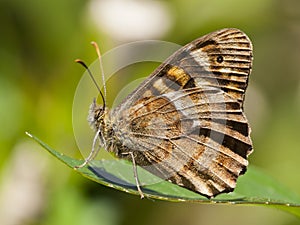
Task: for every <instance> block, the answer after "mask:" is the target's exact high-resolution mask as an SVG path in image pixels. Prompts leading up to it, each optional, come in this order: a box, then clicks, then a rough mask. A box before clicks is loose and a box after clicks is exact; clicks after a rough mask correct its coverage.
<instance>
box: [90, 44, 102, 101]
mask: <svg viewBox="0 0 300 225" xmlns="http://www.w3.org/2000/svg"><path fill="white" fill-rule="evenodd" d="M91 44H92V45H93V46H94V48H95V49H96V53H97V56H98V59H99V63H100V71H101V76H102V83H103V90H104V97H105V99H106V85H105V76H104V69H103V62H102V57H101V52H100V48H99V47H98V44H97V43H96V42H94V41H92V42H91Z"/></svg>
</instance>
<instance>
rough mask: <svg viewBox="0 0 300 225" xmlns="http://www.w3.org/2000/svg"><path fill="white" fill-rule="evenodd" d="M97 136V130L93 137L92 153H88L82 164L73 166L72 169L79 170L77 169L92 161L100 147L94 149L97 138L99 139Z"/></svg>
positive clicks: (98, 132)
mask: <svg viewBox="0 0 300 225" xmlns="http://www.w3.org/2000/svg"><path fill="white" fill-rule="evenodd" d="M99 134H100V131H99V130H98V131H97V133H96V135H95V137H94V140H93V146H92V151H91V152H90V154H89V156H88V157H87V158H85V159H84V162H83V163H82V164H80V165H78V166H75V167H74V168H75V169H79V168H82V167H84V166H86V165H87V164H88V163H89V162H90V161H92V160H93V159H94V158H95V157H96V155H97V154H98V152H99V149H100V146H99V147H98V148H96V142H97V138H98V137H99Z"/></svg>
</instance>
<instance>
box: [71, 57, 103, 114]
mask: <svg viewBox="0 0 300 225" xmlns="http://www.w3.org/2000/svg"><path fill="white" fill-rule="evenodd" d="M75 62H77V63H79V64H81V65H82V66H83V67H84V68H85V69H86V70H87V71H88V74H89V75H90V77H91V78H92V80H93V82H94V84H95V85H96V88H97V90H98V91H99V93H100V95H101V98H102V101H103V109H105V107H106V101H105V97H104V96H103V94H102V92H101V89H100V87H99V85H98V84H97V82H96V80H95V78H94V76H93V74H92V72H91V70H90V69H89V68H88V66H87V65H86V64H85V63H84V62H83V61H82V60H81V59H76V60H75ZM104 87H105V86H104ZM104 90H105V89H104Z"/></svg>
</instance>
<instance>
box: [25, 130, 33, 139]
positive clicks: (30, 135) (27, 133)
mask: <svg viewBox="0 0 300 225" xmlns="http://www.w3.org/2000/svg"><path fill="white" fill-rule="evenodd" d="M25 134H26V135H27V136H28V137H30V138H33V136H32V134H31V133H29V132H27V131H25Z"/></svg>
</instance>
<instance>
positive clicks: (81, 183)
mask: <svg viewBox="0 0 300 225" xmlns="http://www.w3.org/2000/svg"><path fill="white" fill-rule="evenodd" d="M299 9H300V1H298V0H286V1H283V0H247V1H240V0H225V1H221V0H219V1H218V0H187V1H180V0H171V1H146V0H143V1H134V0H107V1H101V0H98V1H96V0H93V1H84V0H51V1H50V0H48V1H46V0H44V1H37V0H27V1H21V0H0V27H1V30H2V31H1V34H0V109H1V111H0V124H1V128H0V149H1V151H0V224H1V225H18V224H22V225H50V224H56V225H60V224H61V225H65V224H72V225H83V224H89V225H93V224H95V225H96V224H97V225H129V224H130V225H135V224H146V225H150V224H151V225H152V224H164V225H167V224H172V225H177V224H178V225H180V224H186V225H198V224H212V225H214V224H224V225H227V224H228V225H229V224H230V225H234V224H243V225H247V224H264V225H268V224H272V225H292V224H299V223H300V221H299V220H298V219H297V218H295V217H294V216H292V215H289V214H287V213H284V212H281V211H278V210H274V209H269V208H266V207H246V206H219V205H199V204H190V203H169V202H161V201H153V200H147V199H144V200H140V199H139V197H137V196H131V195H128V194H126V193H121V192H118V191H116V190H112V189H109V188H107V187H102V186H101V185H98V184H96V183H93V182H91V181H89V180H86V179H84V178H83V177H81V176H79V175H77V174H76V173H75V172H74V171H72V170H70V169H69V168H67V167H66V166H65V165H63V164H62V163H60V162H59V161H58V160H56V159H55V158H53V157H52V156H50V155H49V154H48V153H46V151H44V150H43V149H42V148H41V147H39V146H38V145H37V144H36V143H33V142H32V141H31V140H29V138H28V137H26V136H25V131H30V132H31V133H33V134H35V135H36V136H38V137H39V138H41V139H42V140H43V141H45V142H46V143H48V144H49V145H50V146H52V147H53V148H54V149H56V150H59V151H61V152H63V153H65V154H68V155H70V156H72V157H76V158H80V157H81V155H80V152H79V150H78V148H77V146H76V143H75V140H74V136H73V130H72V102H73V96H74V92H75V89H76V86H77V83H78V81H79V80H80V78H81V76H82V74H83V68H81V67H79V66H78V65H76V64H75V63H74V61H73V60H74V59H76V58H77V57H80V58H82V59H85V61H86V62H92V61H94V60H95V58H96V57H95V52H94V49H93V48H92V47H91V46H90V44H89V43H90V41H91V40H95V41H97V42H98V43H99V44H100V46H101V50H102V52H105V51H108V50H109V49H112V48H113V47H115V46H118V45H120V44H122V43H126V42H129V41H135V40H146V39H159V40H165V41H170V42H174V43H178V44H181V45H184V44H186V43H188V42H190V41H192V40H193V39H195V38H197V37H199V36H202V35H204V34H206V33H208V32H211V31H213V30H216V29H220V28H224V27H236V28H239V29H241V30H243V31H244V32H246V33H247V34H248V36H249V37H250V38H251V40H252V41H253V45H254V68H253V72H252V74H251V77H250V84H249V89H248V92H247V96H246V105H245V109H246V114H247V116H248V118H249V120H250V123H251V125H252V130H253V131H252V138H253V142H254V149H255V152H254V153H253V154H252V155H251V156H250V163H251V164H253V165H256V166H259V167H261V168H262V169H263V170H265V171H266V172H267V173H268V174H270V175H271V176H273V177H275V178H276V179H277V180H280V181H281V182H282V183H285V185H286V186H287V187H289V188H290V189H291V190H294V191H295V192H297V193H298V194H300V179H299V177H300V176H299V171H300V164H299V162H300V152H299V150H300V149H299V148H300V147H299V146H300V135H299V134H300V119H299V117H298V116H299V114H300V76H299V75H300V54H299V53H300V10H299ZM148 69H149V70H148ZM153 69H154V68H148V67H147V68H146V69H145V68H141V70H138V71H135V72H134V74H135V75H134V74H132V72H130V73H128V74H126V75H123V77H128V79H132V77H130V76H135V78H137V77H136V76H137V75H138V74H143V75H145V73H150V72H151V71H152V70H153ZM91 85H92V84H91ZM112 85H114V87H115V88H114V89H118V88H120V89H121V87H119V84H118V83H115V84H112ZM108 92H109V89H108ZM87 110H88V109H87Z"/></svg>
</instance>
